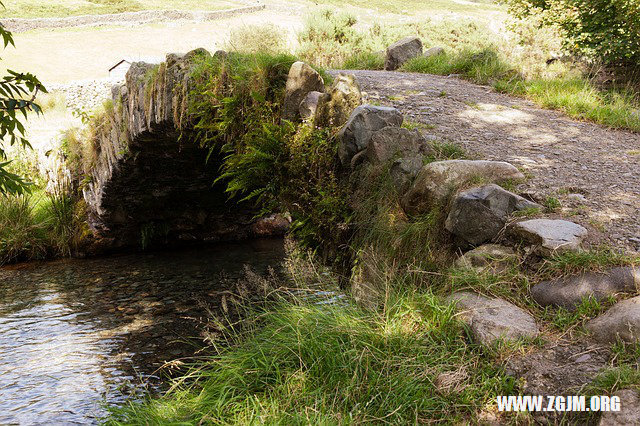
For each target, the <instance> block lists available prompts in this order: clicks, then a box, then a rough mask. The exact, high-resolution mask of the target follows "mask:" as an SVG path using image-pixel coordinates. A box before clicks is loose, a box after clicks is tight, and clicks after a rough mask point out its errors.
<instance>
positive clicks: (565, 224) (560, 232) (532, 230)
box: [510, 219, 588, 256]
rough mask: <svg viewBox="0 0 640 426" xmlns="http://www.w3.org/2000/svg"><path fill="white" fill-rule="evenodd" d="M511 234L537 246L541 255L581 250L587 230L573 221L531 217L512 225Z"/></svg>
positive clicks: (536, 250) (537, 251) (537, 250)
mask: <svg viewBox="0 0 640 426" xmlns="http://www.w3.org/2000/svg"><path fill="white" fill-rule="evenodd" d="M510 233H511V235H513V236H515V237H516V238H520V239H522V240H524V241H525V242H526V243H528V244H530V245H532V246H535V247H536V249H535V252H536V253H537V254H539V255H541V256H550V255H552V254H554V253H561V252H566V251H575V250H579V249H580V246H581V244H582V240H584V238H585V237H586V236H587V233H588V232H587V230H586V229H585V228H584V227H582V226H580V225H578V224H576V223H573V222H569V221H567V220H560V219H530V220H525V221H522V222H518V223H515V224H513V225H512V226H511V230H510Z"/></svg>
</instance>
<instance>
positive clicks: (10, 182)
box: [0, 2, 46, 194]
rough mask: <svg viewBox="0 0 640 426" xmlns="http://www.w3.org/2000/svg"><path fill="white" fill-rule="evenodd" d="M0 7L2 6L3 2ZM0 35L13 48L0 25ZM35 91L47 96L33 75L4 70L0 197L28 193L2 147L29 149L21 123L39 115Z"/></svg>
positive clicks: (0, 111)
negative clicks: (10, 166) (28, 117)
mask: <svg viewBox="0 0 640 426" xmlns="http://www.w3.org/2000/svg"><path fill="white" fill-rule="evenodd" d="M0 6H2V7H4V5H3V4H2V2H0ZM0 36H1V37H2V41H3V43H4V47H5V48H6V47H7V46H9V45H12V46H14V47H15V43H14V41H13V35H12V34H11V32H10V31H7V30H6V29H4V28H3V27H2V26H1V25H0ZM38 92H43V93H46V89H45V87H44V86H43V85H42V83H41V82H40V81H39V80H38V79H37V78H36V77H35V76H34V75H33V74H30V73H18V72H15V71H12V70H7V75H5V76H4V77H2V78H0V194H20V193H23V192H25V191H28V187H29V183H28V182H27V180H26V179H25V178H23V177H21V176H19V175H17V174H15V173H11V172H10V171H9V170H7V166H8V165H9V164H10V163H11V162H10V161H8V159H7V153H6V151H5V147H6V144H9V145H16V144H19V145H20V146H22V147H23V148H30V147H31V145H30V144H29V141H28V140H27V139H26V137H25V128H24V125H23V124H22V122H21V120H22V119H26V118H27V115H28V114H29V113H36V114H40V113H41V112H42V110H41V109H40V107H39V106H38V104H36V103H35V99H36V95H37V94H38Z"/></svg>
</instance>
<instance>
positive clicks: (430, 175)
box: [402, 160, 524, 215]
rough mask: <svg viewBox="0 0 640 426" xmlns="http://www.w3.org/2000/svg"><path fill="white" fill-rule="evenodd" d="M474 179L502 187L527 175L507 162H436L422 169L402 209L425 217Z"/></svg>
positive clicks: (404, 198) (405, 197)
mask: <svg viewBox="0 0 640 426" xmlns="http://www.w3.org/2000/svg"><path fill="white" fill-rule="evenodd" d="M473 179H480V180H482V181H485V182H488V183H502V182H507V181H510V180H520V179H524V175H523V174H522V173H521V172H520V171H519V170H518V169H517V168H515V167H514V166H513V165H512V164H509V163H506V162H504V161H487V160H445V161H435V162H433V163H429V164H427V165H425V166H424V167H422V169H421V170H420V173H418V176H417V177H416V179H415V182H414V183H413V186H412V187H411V189H410V190H409V191H408V192H407V194H406V195H405V196H404V197H403V199H402V206H403V208H404V210H405V212H407V213H408V214H410V215H417V214H421V213H425V212H427V211H428V210H429V209H430V208H431V207H433V206H435V205H437V204H439V203H441V202H442V201H444V200H445V199H446V198H447V196H449V194H451V193H452V192H453V191H454V190H455V189H457V188H459V187H460V186H462V185H464V184H465V183H467V182H470V181H472V180H473Z"/></svg>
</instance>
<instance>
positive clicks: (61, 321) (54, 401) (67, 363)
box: [0, 240, 284, 424]
mask: <svg viewBox="0 0 640 426" xmlns="http://www.w3.org/2000/svg"><path fill="white" fill-rule="evenodd" d="M283 255H284V250H283V244H282V241H281V240H260V241H253V242H246V243H235V244H221V245H218V246H215V247H209V248H199V249H194V250H185V251H179V252H160V253H151V254H138V255H127V256H113V257H108V258H100V259H88V260H65V261H59V262H51V263H39V264H32V265H25V267H21V268H12V269H0V424H7V423H20V424H53V423H55V424H60V423H65V424H73V423H78V424H87V423H95V422H97V421H98V419H99V418H100V417H101V416H103V415H104V414H105V409H104V404H105V403H109V404H117V403H121V402H122V401H124V400H125V399H126V398H129V397H130V396H128V392H130V391H131V389H133V390H136V389H145V385H144V384H143V382H145V381H146V382H148V383H147V384H149V383H150V388H151V389H152V390H153V389H157V387H158V385H159V384H158V381H157V380H156V381H154V380H149V379H152V378H153V377H156V376H155V375H154V374H155V372H156V370H157V369H158V368H159V367H161V366H162V364H163V363H164V362H165V361H168V360H171V359H174V358H177V357H184V356H190V355H192V354H193V353H194V351H195V350H196V348H197V344H198V334H199V330H198V324H199V323H202V321H204V320H206V317H207V309H211V308H213V309H215V306H212V305H211V303H212V300H211V297H210V296H209V293H211V292H212V291H216V290H220V287H221V285H223V284H222V283H223V280H221V278H220V277H221V274H222V273H224V274H225V275H227V276H231V277H234V276H240V274H241V273H242V271H243V269H244V266H245V265H249V266H251V267H252V268H253V269H255V270H256V271H258V272H264V271H265V270H266V269H267V267H269V266H274V267H275V266H277V265H278V264H279V262H280V260H282V258H283ZM186 318H189V319H190V320H189V319H186ZM194 343H196V345H194Z"/></svg>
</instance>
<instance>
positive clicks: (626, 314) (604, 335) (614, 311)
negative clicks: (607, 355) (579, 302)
mask: <svg viewBox="0 0 640 426" xmlns="http://www.w3.org/2000/svg"><path fill="white" fill-rule="evenodd" d="M585 327H586V329H587V330H589V331H590V332H591V334H592V335H593V337H594V339H596V340H597V341H598V342H601V343H613V342H615V341H616V339H617V338H618V337H620V339H622V340H623V341H625V342H628V343H634V342H638V341H640V296H636V297H632V298H631V299H627V300H623V301H621V302H618V303H616V304H615V305H613V306H612V307H611V308H609V310H607V312H605V313H604V314H602V315H600V316H598V317H596V318H594V319H592V320H591V321H589V322H587V324H586V326H585Z"/></svg>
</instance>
